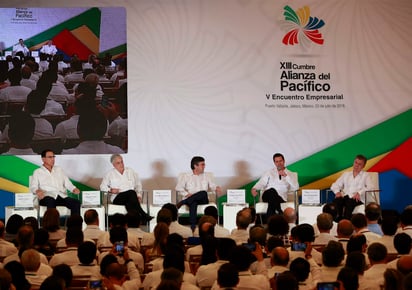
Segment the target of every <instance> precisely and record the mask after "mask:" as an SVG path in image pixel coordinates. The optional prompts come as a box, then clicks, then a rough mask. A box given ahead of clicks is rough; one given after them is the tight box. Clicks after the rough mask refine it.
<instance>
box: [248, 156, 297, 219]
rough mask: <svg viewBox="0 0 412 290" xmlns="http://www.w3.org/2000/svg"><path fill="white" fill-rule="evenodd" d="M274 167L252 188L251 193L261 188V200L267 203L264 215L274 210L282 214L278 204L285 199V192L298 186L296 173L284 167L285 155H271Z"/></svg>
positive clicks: (270, 214) (269, 214)
mask: <svg viewBox="0 0 412 290" xmlns="http://www.w3.org/2000/svg"><path fill="white" fill-rule="evenodd" d="M273 162H274V164H275V168H273V169H271V170H269V171H267V172H266V173H265V174H263V176H262V177H261V178H260V179H259V180H258V182H257V183H256V184H255V185H254V186H253V188H252V195H253V196H256V195H257V194H258V190H263V191H264V192H263V194H262V201H264V202H267V203H268V209H267V212H266V217H267V218H269V217H270V216H272V215H273V214H275V213H276V212H277V213H278V214H283V212H282V209H281V207H280V204H281V203H283V202H286V201H287V193H288V192H289V191H293V190H297V189H298V188H299V183H298V175H297V173H295V172H292V171H289V170H288V169H287V168H286V167H285V157H284V156H283V155H282V154H281V153H275V154H274V155H273Z"/></svg>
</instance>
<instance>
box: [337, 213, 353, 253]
mask: <svg viewBox="0 0 412 290" xmlns="http://www.w3.org/2000/svg"><path fill="white" fill-rule="evenodd" d="M352 234H353V225H352V223H351V221H350V220H347V219H341V220H340V221H339V223H338V228H337V237H338V241H339V243H341V244H342V246H343V249H344V250H345V252H346V248H347V247H346V246H347V244H348V242H349V239H350V237H351V236H352Z"/></svg>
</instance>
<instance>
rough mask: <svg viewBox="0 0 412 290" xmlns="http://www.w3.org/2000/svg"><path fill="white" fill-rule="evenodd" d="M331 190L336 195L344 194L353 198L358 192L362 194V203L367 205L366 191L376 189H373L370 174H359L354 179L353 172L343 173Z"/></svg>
mask: <svg viewBox="0 0 412 290" xmlns="http://www.w3.org/2000/svg"><path fill="white" fill-rule="evenodd" d="M330 188H331V190H332V191H333V192H334V193H335V194H336V193H338V192H342V193H343V195H344V196H345V195H347V196H349V197H350V198H352V197H353V196H354V195H355V194H356V193H357V192H359V194H360V198H361V201H362V202H363V203H365V191H367V190H371V189H376V188H373V184H372V181H371V179H370V177H369V173H368V172H366V171H361V172H359V174H358V175H356V177H353V171H349V172H345V173H343V174H342V175H341V176H340V177H339V178H338V179H337V180H336V181H335V182H334V183H333V184H332V185H331V187H330Z"/></svg>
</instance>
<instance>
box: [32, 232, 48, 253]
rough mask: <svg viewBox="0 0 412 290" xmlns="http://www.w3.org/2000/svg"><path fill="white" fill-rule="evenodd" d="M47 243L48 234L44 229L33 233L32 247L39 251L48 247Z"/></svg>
mask: <svg viewBox="0 0 412 290" xmlns="http://www.w3.org/2000/svg"><path fill="white" fill-rule="evenodd" d="M48 243H49V232H48V231H47V230H46V229H43V228H39V229H37V230H35V231H34V243H33V245H34V247H35V248H36V249H39V248H41V247H44V246H45V245H48Z"/></svg>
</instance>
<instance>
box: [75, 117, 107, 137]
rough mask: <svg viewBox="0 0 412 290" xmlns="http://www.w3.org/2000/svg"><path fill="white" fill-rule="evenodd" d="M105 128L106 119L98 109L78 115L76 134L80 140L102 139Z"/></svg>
mask: <svg viewBox="0 0 412 290" xmlns="http://www.w3.org/2000/svg"><path fill="white" fill-rule="evenodd" d="M106 130H107V120H106V118H105V117H104V116H103V114H102V113H101V112H99V111H97V110H96V111H90V112H89V113H88V114H82V115H80V116H79V121H78V123H77V134H78V135H79V138H80V140H81V141H100V140H103V137H104V135H105V134H106Z"/></svg>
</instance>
